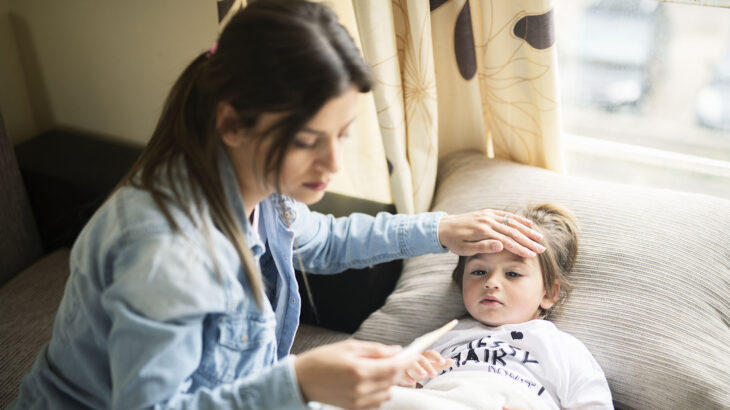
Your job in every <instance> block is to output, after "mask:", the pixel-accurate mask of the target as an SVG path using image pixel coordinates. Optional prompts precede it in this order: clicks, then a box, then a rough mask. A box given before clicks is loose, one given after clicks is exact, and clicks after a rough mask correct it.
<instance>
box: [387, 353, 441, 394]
mask: <svg viewBox="0 0 730 410" xmlns="http://www.w3.org/2000/svg"><path fill="white" fill-rule="evenodd" d="M452 364H453V360H451V359H446V358H444V357H443V356H441V354H439V352H437V351H435V350H426V351H425V352H422V353H421V354H420V357H419V358H418V360H416V361H415V362H414V363H413V364H412V365H411V366H410V367H409V368H407V369H406V370H405V371H404V372H403V376H402V377H401V381H400V383H398V385H399V386H402V387H410V388H416V387H417V384H418V381H419V380H423V379H428V378H432V377H436V376H437V375H438V373H439V372H440V371H442V370H444V369H448V368H449V367H450V366H451V365H452Z"/></svg>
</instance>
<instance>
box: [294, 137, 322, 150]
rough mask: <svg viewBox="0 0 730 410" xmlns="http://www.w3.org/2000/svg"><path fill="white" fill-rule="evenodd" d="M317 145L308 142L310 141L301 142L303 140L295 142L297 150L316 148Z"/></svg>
mask: <svg viewBox="0 0 730 410" xmlns="http://www.w3.org/2000/svg"><path fill="white" fill-rule="evenodd" d="M316 145H317V142H316V141H315V142H308V141H301V140H297V139H295V140H294V146H295V147H297V148H314V147H315V146H316Z"/></svg>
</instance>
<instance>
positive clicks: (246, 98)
mask: <svg viewBox="0 0 730 410" xmlns="http://www.w3.org/2000/svg"><path fill="white" fill-rule="evenodd" d="M371 81H372V80H371V78H370V73H369V68H368V67H367V65H366V64H365V63H364V61H363V59H362V56H361V54H360V52H359V51H358V50H357V48H356V47H355V45H354V43H353V41H352V38H351V37H350V35H349V34H348V33H347V31H346V30H345V28H344V27H343V26H342V25H340V24H339V22H338V21H337V17H336V16H335V14H334V13H333V12H332V10H330V9H329V8H327V7H326V6H323V5H321V4H318V3H310V2H308V1H301V0H265V1H264V0H260V1H257V2H253V3H251V4H250V5H249V6H248V7H246V8H245V9H243V10H242V11H240V12H239V13H237V14H236V15H235V16H234V17H233V18H232V19H231V20H230V21H229V23H228V24H227V26H226V27H225V29H224V30H223V32H222V33H221V35H220V38H219V40H218V43H217V50H216V51H215V52H214V53H207V52H206V53H202V54H200V55H199V56H198V57H197V58H196V59H195V60H193V61H192V62H191V63H190V65H188V67H187V68H186V69H185V70H184V71H183V73H182V74H181V75H180V77H179V78H178V79H177V81H176V82H175V84H174V85H173V87H172V90H171V91H170V93H169V95H168V97H167V100H166V102H165V105H164V108H163V110H162V114H161V116H160V119H159V122H158V123H157V126H156V128H155V130H154V132H153V134H152V137H151V139H150V141H149V143H148V144H147V146H146V147H145V149H144V151H143V152H142V155H141V156H140V158H139V159H138V160H137V162H136V163H135V164H134V165H133V166H132V168H131V169H130V170H129V172H128V173H127V175H126V176H125V177H124V178H123V180H122V181H121V183H120V185H119V186H120V187H121V186H125V185H131V186H133V187H136V188H139V189H144V190H147V191H149V192H150V193H151V195H152V198H153V199H154V201H155V203H156V204H157V206H158V207H159V209H160V211H161V212H162V213H163V214H164V216H165V218H166V220H167V221H168V223H169V224H170V226H171V227H172V229H173V230H175V231H180V226H179V224H178V223H177V222H176V221H175V219H174V218H173V216H172V213H171V212H170V206H171V205H175V206H177V207H179V208H180V209H182V211H183V212H184V213H185V215H186V216H187V217H188V218H189V219H190V220H191V221H193V222H195V221H196V219H197V218H196V216H197V217H200V218H199V219H200V220H201V221H203V223H204V224H205V221H206V220H207V219H206V218H205V215H194V212H196V211H195V210H198V212H202V210H205V209H207V210H208V212H209V214H210V219H211V220H212V222H213V224H214V225H215V227H216V228H217V229H219V230H220V231H221V232H222V233H223V235H225V237H226V238H227V239H228V240H229V241H230V242H231V244H233V246H234V248H235V250H236V253H237V254H238V257H239V258H240V260H241V263H242V265H243V268H244V269H245V271H246V277H247V279H248V282H249V284H250V286H251V291H252V293H253V296H254V298H255V300H256V304H257V305H258V306H259V307H261V306H262V296H261V295H262V288H263V284H262V279H261V273H260V271H259V269H258V267H257V266H256V264H255V261H254V258H253V255H252V253H251V250H250V248H249V247H248V245H247V243H246V240H245V238H244V235H243V232H242V230H241V227H240V226H239V225H238V223H237V221H236V217H235V215H234V213H233V210H232V209H231V206H230V204H229V203H228V200H227V199H226V195H225V191H224V187H223V181H222V180H221V176H220V173H219V168H218V163H219V161H221V160H224V159H223V158H219V155H220V150H219V145H220V143H221V142H220V130H218V129H216V114H217V107H218V105H219V103H221V102H224V103H228V104H230V105H231V106H232V107H233V108H234V109H235V111H236V113H237V114H238V121H237V123H235V124H227V125H226V127H233V128H235V129H250V128H252V127H254V126H255V125H256V123H257V121H258V119H259V117H260V115H261V114H262V113H266V112H279V113H284V114H285V116H284V117H283V119H281V120H280V121H279V122H277V123H276V124H274V125H273V126H272V127H271V128H270V129H268V130H266V131H265V132H264V133H263V135H261V136H260V137H259V138H258V140H257V141H256V142H255V143H254V144H252V146H251V149H258V148H259V144H260V142H261V139H262V138H272V139H274V141H273V143H272V144H271V146H272V147H273V148H272V149H271V150H269V152H266V153H265V155H264V156H262V157H263V160H264V161H265V167H264V169H265V174H266V175H262V176H260V177H261V178H267V175H268V174H270V173H273V174H274V177H275V178H274V180H275V181H280V170H281V167H282V163H283V160H284V155H285V153H286V150H287V148H288V147H289V146H290V144H291V142H292V140H293V138H294V135H295V133H296V132H297V131H298V130H299V129H301V128H302V127H303V126H304V125H305V124H306V123H307V122H308V121H309V120H310V119H311V118H312V117H313V116H314V115H315V114H316V113H317V111H319V109H320V108H321V107H322V106H323V105H324V104H325V103H326V102H327V101H328V100H329V99H331V98H333V97H335V96H338V95H339V94H341V93H342V92H344V91H345V90H346V89H348V88H349V87H352V86H353V85H354V86H355V87H356V88H357V89H358V90H359V91H360V92H368V91H369V90H370V87H371V84H372V82H371ZM177 166H182V167H183V168H184V170H185V171H186V172H185V173H186V174H187V177H188V179H187V180H185V181H184V182H183V181H179V180H177V178H176V175H175V173H174V172H173V171H174V169H175V167H177ZM277 184H278V182H277ZM277 188H278V186H277ZM183 191H185V192H183ZM188 198H192V201H193V203H192V205H191V204H190V202H189V201H190V199H188ZM248 211H250V210H248ZM201 228H202V229H204V234H205V235H206V237H207V238H208V239H209V234H210V232H209V231H207V229H212V228H211V227H209V226H208V227H206V226H203V227H201ZM208 242H209V247H210V248H211V249H210V250H211V252H212V246H210V245H211V244H210V240H208ZM211 256H212V257H213V261H214V263H215V255H211ZM216 266H217V264H216ZM219 273H220V272H219Z"/></svg>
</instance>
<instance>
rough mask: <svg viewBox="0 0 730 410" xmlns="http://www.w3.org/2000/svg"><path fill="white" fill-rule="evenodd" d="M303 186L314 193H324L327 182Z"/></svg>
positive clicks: (310, 183) (309, 183)
mask: <svg viewBox="0 0 730 410" xmlns="http://www.w3.org/2000/svg"><path fill="white" fill-rule="evenodd" d="M304 186H305V187H307V188H309V189H311V190H314V191H324V190H325V189H327V182H307V183H305V184H304Z"/></svg>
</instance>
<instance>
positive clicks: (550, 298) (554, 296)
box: [540, 280, 560, 310]
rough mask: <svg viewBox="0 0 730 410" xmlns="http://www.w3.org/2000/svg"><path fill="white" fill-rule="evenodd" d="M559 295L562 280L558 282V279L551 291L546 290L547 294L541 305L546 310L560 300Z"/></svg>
mask: <svg viewBox="0 0 730 410" xmlns="http://www.w3.org/2000/svg"><path fill="white" fill-rule="evenodd" d="M559 296H560V282H558V281H557V280H556V281H555V284H554V285H553V288H552V291H551V292H549V291H548V290H545V295H544V296H543V297H542V301H541V302H540V307H541V308H543V309H545V310H548V309H550V308H551V307H553V305H555V302H557V301H558V297H559Z"/></svg>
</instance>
